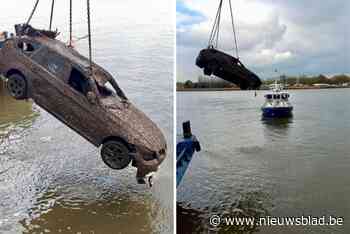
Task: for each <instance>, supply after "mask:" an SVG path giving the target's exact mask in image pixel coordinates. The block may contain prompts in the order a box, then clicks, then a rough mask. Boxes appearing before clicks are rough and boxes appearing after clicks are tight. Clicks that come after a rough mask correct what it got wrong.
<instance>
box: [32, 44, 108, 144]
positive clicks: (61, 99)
mask: <svg viewBox="0 0 350 234" xmlns="http://www.w3.org/2000/svg"><path fill="white" fill-rule="evenodd" d="M33 60H34V61H36V62H37V63H38V65H39V66H40V67H41V69H40V72H38V75H39V77H40V79H37V80H40V81H38V82H37V83H35V84H34V85H35V92H34V95H33V96H34V101H35V102H36V103H37V104H38V105H39V106H41V107H42V108H44V109H45V110H46V111H48V112H49V113H51V114H52V115H54V116H55V117H56V118H57V119H59V120H61V121H62V122H63V123H65V124H66V125H67V126H68V127H70V128H72V129H73V130H75V131H76V132H77V133H79V134H80V135H82V136H83V137H85V138H86V139H87V140H89V141H90V142H91V143H93V144H95V145H97V144H98V143H99V142H100V138H101V136H100V134H99V132H101V131H98V129H96V127H95V124H94V123H96V121H98V119H97V118H96V117H97V114H96V113H98V111H97V109H98V105H97V104H93V103H91V102H89V100H88V99H87V96H86V95H87V92H88V91H93V89H92V88H91V87H90V84H89V82H86V83H85V84H84V87H79V82H78V80H76V81H75V84H73V83H69V82H68V83H67V81H69V79H70V77H72V76H73V77H80V78H82V79H84V80H85V81H87V80H88V79H87V78H86V77H85V76H84V75H83V73H81V72H80V71H79V70H78V69H77V68H75V67H74V66H72V64H71V63H70V62H69V61H68V60H67V59H65V58H64V57H63V56H61V55H60V54H58V53H57V52H55V51H52V50H50V49H47V48H46V49H45V50H42V51H41V53H40V54H37V55H36V56H34V57H33ZM39 66H38V67H39ZM76 74H78V75H76ZM77 85H78V86H77ZM101 135H102V134H101Z"/></svg>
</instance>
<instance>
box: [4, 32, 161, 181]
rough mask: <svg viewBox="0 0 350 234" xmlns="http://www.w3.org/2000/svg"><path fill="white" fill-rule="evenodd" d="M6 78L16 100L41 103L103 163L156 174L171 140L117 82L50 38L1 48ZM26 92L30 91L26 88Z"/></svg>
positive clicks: (39, 37)
mask: <svg viewBox="0 0 350 234" xmlns="http://www.w3.org/2000/svg"><path fill="white" fill-rule="evenodd" d="M0 74H3V75H4V76H5V77H7V79H8V81H7V84H8V89H9V91H10V93H11V95H12V96H14V97H15V98H16V99H26V98H32V99H33V100H34V102H35V103H36V104H38V105H39V106H40V107H42V108H43V109H45V110H46V111H48V112H49V113H51V114H52V115H53V116H55V117H56V118H57V119H59V120H60V121H62V122H63V123H65V124H66V125H67V126H69V127H70V128H72V129H73V130H75V131H76V132H77V133H79V134H80V135H81V136H83V137H84V138H85V139H87V140H88V141H89V142H91V143H92V144H94V145H95V146H96V147H99V146H101V145H102V146H103V147H102V149H101V155H102V159H103V161H104V162H105V163H106V164H107V165H108V166H110V167H111V168H114V169H123V168H125V167H126V166H127V165H128V164H129V163H130V162H131V161H132V162H133V165H134V166H135V167H137V168H138V172H137V177H138V178H143V177H145V175H146V174H148V173H150V172H153V171H156V170H157V169H158V166H159V165H160V164H161V162H162V161H163V160H164V158H165V156H166V150H167V146H166V140H165V138H164V135H163V134H162V132H161V131H160V129H159V128H158V127H157V126H156V124H155V123H154V122H153V121H152V120H150V119H149V118H148V117H147V116H146V115H145V114H144V113H143V112H142V111H140V110H139V109H137V108H136V107H135V106H134V105H133V104H132V103H131V102H130V101H129V100H128V99H127V97H126V96H125V94H124V92H123V91H122V90H121V89H120V88H119V86H118V84H117V83H116V81H115V80H114V79H113V77H112V76H111V75H110V74H109V73H108V72H107V71H105V70H104V69H103V68H101V67H100V66H98V65H97V64H95V63H93V64H92V67H90V61H89V60H88V59H87V58H85V57H84V56H82V55H81V54H79V53H78V52H77V51H75V50H74V49H73V48H70V47H69V46H67V45H65V44H64V43H62V42H60V41H58V40H55V39H52V38H49V37H47V36H45V35H41V34H40V33H39V35H35V36H28V35H20V36H16V37H12V38H10V39H7V40H6V41H5V42H4V44H3V46H2V48H1V49H0ZM23 87H24V88H23Z"/></svg>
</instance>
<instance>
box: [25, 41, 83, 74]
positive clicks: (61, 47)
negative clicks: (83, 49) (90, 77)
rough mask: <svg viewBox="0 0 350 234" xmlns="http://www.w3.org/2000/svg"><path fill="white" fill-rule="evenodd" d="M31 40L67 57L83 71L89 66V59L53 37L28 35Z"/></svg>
mask: <svg viewBox="0 0 350 234" xmlns="http://www.w3.org/2000/svg"><path fill="white" fill-rule="evenodd" d="M29 38H30V39H32V40H33V41H35V42H37V43H40V44H41V45H43V46H46V47H47V48H49V49H50V50H52V51H54V52H56V53H57V54H60V55H61V56H62V57H65V58H67V59H68V60H70V61H71V62H72V63H74V64H76V65H78V66H79V67H80V68H82V69H83V70H84V71H85V72H86V71H88V69H89V67H90V61H89V60H88V59H87V58H85V57H84V56H82V55H81V54H79V53H78V52H77V51H75V50H74V49H73V48H70V47H68V46H66V45H65V44H64V43H63V42H61V41H59V40H55V39H51V38H48V37H45V36H38V37H29Z"/></svg>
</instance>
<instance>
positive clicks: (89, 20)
mask: <svg viewBox="0 0 350 234" xmlns="http://www.w3.org/2000/svg"><path fill="white" fill-rule="evenodd" d="M86 5H87V17H88V39H89V61H90V75H92V46H91V19H90V0H86Z"/></svg>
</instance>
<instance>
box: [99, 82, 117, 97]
mask: <svg viewBox="0 0 350 234" xmlns="http://www.w3.org/2000/svg"><path fill="white" fill-rule="evenodd" d="M96 85H97V88H98V91H99V93H100V94H101V96H102V97H109V96H113V95H114V94H115V91H114V88H113V86H112V85H111V84H110V83H109V82H106V83H105V84H104V86H101V85H99V84H98V83H97V82H96Z"/></svg>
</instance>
